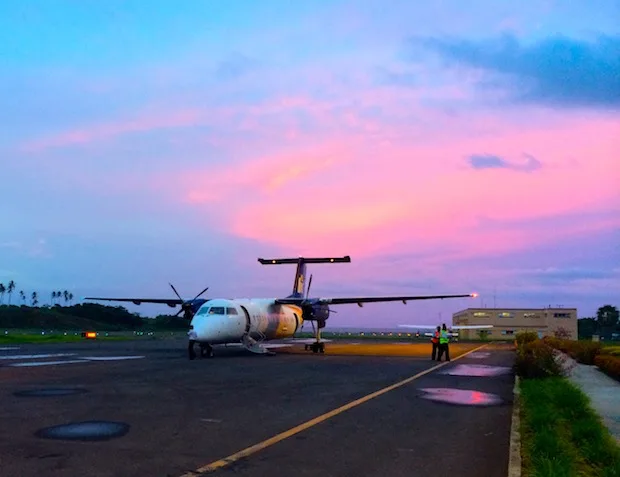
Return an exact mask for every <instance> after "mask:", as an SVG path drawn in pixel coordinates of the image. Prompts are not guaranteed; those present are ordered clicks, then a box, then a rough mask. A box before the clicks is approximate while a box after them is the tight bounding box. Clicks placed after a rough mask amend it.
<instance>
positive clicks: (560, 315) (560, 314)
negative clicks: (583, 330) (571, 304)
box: [553, 313, 570, 318]
mask: <svg viewBox="0 0 620 477" xmlns="http://www.w3.org/2000/svg"><path fill="white" fill-rule="evenodd" d="M553 317H554V318H570V313H554V314H553Z"/></svg>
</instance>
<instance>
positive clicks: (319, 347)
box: [304, 341, 325, 353]
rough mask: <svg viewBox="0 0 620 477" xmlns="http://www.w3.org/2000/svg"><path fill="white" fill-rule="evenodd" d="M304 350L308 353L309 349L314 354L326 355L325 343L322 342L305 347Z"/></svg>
mask: <svg viewBox="0 0 620 477" xmlns="http://www.w3.org/2000/svg"><path fill="white" fill-rule="evenodd" d="M304 348H305V350H306V351H308V350H309V349H310V350H312V352H313V353H325V343H321V342H320V341H316V342H315V343H312V344H307V345H304Z"/></svg>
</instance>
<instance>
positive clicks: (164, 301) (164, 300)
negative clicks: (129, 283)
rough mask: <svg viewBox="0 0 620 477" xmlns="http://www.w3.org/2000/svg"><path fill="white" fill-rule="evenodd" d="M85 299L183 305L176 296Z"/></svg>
mask: <svg viewBox="0 0 620 477" xmlns="http://www.w3.org/2000/svg"><path fill="white" fill-rule="evenodd" d="M84 300H98V301H127V302H131V303H133V304H134V305H139V304H140V303H159V304H164V305H168V306H170V307H175V306H177V305H182V304H183V300H178V299H176V298H99V297H90V296H86V297H84Z"/></svg>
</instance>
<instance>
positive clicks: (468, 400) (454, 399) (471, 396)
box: [420, 388, 502, 406]
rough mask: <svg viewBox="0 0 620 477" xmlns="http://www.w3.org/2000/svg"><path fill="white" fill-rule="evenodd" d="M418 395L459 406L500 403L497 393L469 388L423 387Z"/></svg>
mask: <svg viewBox="0 0 620 477" xmlns="http://www.w3.org/2000/svg"><path fill="white" fill-rule="evenodd" d="M420 391H422V392H424V394H422V395H421V396H420V397H421V398H422V399H428V400H430V401H437V402H444V403H447V404H457V405H461V406H496V405H498V404H501V403H502V399H501V398H500V397H499V396H498V395H497V394H490V393H483V392H480V391H473V390H470V389H453V388H425V389H420Z"/></svg>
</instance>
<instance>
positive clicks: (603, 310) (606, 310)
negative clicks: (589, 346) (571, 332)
mask: <svg viewBox="0 0 620 477" xmlns="http://www.w3.org/2000/svg"><path fill="white" fill-rule="evenodd" d="M577 326H578V331H579V336H581V337H584V338H590V337H592V335H595V334H600V335H607V334H611V333H620V312H619V311H618V308H617V307H615V306H612V305H604V306H601V307H600V308H599V309H598V310H597V311H596V317H588V318H580V319H579V320H577Z"/></svg>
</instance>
